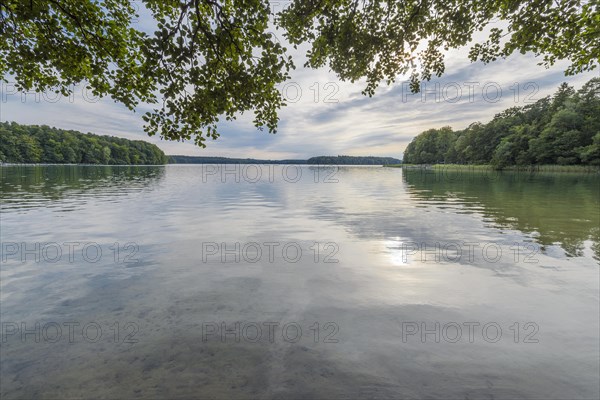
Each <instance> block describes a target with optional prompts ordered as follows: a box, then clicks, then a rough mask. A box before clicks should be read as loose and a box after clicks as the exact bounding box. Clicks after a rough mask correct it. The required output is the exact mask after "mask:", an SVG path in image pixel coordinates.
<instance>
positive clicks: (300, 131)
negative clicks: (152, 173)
mask: <svg viewBox="0 0 600 400" xmlns="http://www.w3.org/2000/svg"><path fill="white" fill-rule="evenodd" d="M139 24H140V26H142V27H145V28H144V30H151V25H152V20H151V18H149V17H148V16H147V15H145V13H143V12H142V15H141V17H140V21H139ZM288 48H289V47H288ZM467 52H468V47H465V48H463V49H457V50H453V51H451V52H449V53H447V58H446V74H445V75H444V76H442V77H441V78H434V79H432V80H431V81H429V82H425V83H424V86H423V91H422V92H421V93H420V94H411V93H410V91H409V90H408V82H407V77H399V78H398V80H397V82H396V83H395V84H393V85H391V86H385V85H383V86H382V87H380V88H379V90H378V91H377V93H376V95H375V96H374V97H373V98H368V97H365V96H363V95H362V94H361V91H362V89H364V87H365V83H364V82H356V83H349V82H341V81H340V80H339V79H338V78H337V77H336V76H335V74H333V73H331V72H329V71H328V69H327V68H324V69H319V70H312V69H305V68H303V67H302V64H303V63H304V58H303V52H302V51H298V52H295V53H290V54H291V55H292V56H294V61H295V64H296V65H297V69H296V70H295V71H294V72H293V73H292V79H291V80H290V81H289V82H287V83H286V84H283V85H280V90H281V91H282V93H283V95H284V97H285V98H286V99H287V101H288V103H289V104H288V106H287V107H285V108H284V109H282V110H281V111H280V113H279V117H280V123H279V128H278V132H277V134H275V135H273V134H269V133H267V132H266V131H263V132H261V131H257V130H256V129H255V128H254V126H253V125H252V119H253V118H252V114H251V113H250V114H245V115H242V116H239V117H238V120H237V121H234V122H228V123H223V124H221V125H220V131H221V137H220V138H219V139H218V140H216V141H212V140H210V141H207V142H206V143H207V148H205V149H202V148H198V147H196V146H195V145H194V144H193V143H182V142H168V141H163V140H161V139H160V138H158V137H148V136H147V135H146V134H145V133H144V132H143V129H142V126H143V121H142V119H141V115H142V114H143V112H145V111H146V110H148V109H149V108H148V107H147V106H144V105H142V106H141V107H140V109H139V111H138V112H136V113H133V112H131V111H129V110H128V109H126V108H125V107H124V106H122V105H120V104H116V103H114V102H113V101H112V100H110V99H96V98H94V97H93V96H91V95H88V94H87V93H86V92H85V91H84V90H83V85H81V86H79V87H77V88H76V90H75V93H74V94H73V95H72V96H71V97H70V98H67V97H59V98H57V97H55V95H54V94H47V95H46V94H35V93H29V94H19V93H16V92H15V90H14V87H13V86H12V84H11V83H10V82H9V83H8V84H6V83H4V84H2V98H1V100H0V120H2V121H16V122H19V123H22V124H45V125H50V126H55V127H57V128H64V129H75V130H79V131H82V132H92V133H96V134H110V135H114V136H120V137H125V138H130V139H143V140H147V141H149V142H152V143H155V144H156V145H158V146H159V147H160V148H161V149H163V150H164V151H165V153H166V154H185V155H202V156H226V157H241V158H246V157H249V158H271V159H277V158H308V157H311V156H316V155H339V154H344V155H377V156H392V157H398V158H401V156H402V152H403V151H404V149H405V148H406V146H407V144H408V143H409V142H410V141H411V140H412V138H413V137H414V136H415V135H417V134H418V133H420V132H422V131H423V130H426V129H429V128H438V127H442V126H445V125H449V126H451V127H452V128H454V129H462V128H465V127H466V126H468V125H469V124H470V123H472V122H475V121H481V122H487V121H489V120H490V119H491V118H492V117H493V116H494V114H496V113H498V112H500V111H502V110H504V109H506V108H508V107H512V106H523V105H526V104H528V103H532V102H535V100H538V99H540V98H542V97H544V96H546V95H549V94H551V93H553V92H554V91H555V90H556V88H557V87H558V85H559V84H560V83H561V82H565V81H566V82H568V83H569V84H571V85H573V86H575V87H576V88H579V87H581V85H582V84H583V83H584V82H586V81H587V80H589V79H591V78H592V77H594V76H598V75H599V72H598V71H593V72H591V73H586V74H580V75H577V76H574V77H573V76H570V77H565V76H564V74H563V71H564V69H565V68H566V67H567V66H568V65H569V63H568V62H559V63H557V64H556V65H554V66H553V67H552V68H550V69H546V68H544V67H542V66H539V65H537V63H538V62H539V59H536V58H535V57H533V56H532V55H521V54H514V55H513V56H511V57H510V58H508V59H506V60H500V61H496V62H495V63H492V64H488V65H484V64H482V63H470V62H469V61H468V59H467ZM9 79H10V78H9Z"/></svg>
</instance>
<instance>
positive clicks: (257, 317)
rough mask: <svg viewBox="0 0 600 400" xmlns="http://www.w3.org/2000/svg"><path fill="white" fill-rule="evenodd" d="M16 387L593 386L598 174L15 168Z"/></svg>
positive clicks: (74, 394) (10, 179)
mask: <svg viewBox="0 0 600 400" xmlns="http://www.w3.org/2000/svg"><path fill="white" fill-rule="evenodd" d="M0 172H1V174H2V180H1V186H0V188H1V193H0V197H1V200H2V207H1V222H0V223H1V237H0V239H1V241H2V270H1V281H2V282H1V294H0V297H1V317H2V342H1V378H2V379H1V382H2V384H1V386H2V387H1V393H0V394H1V395H2V398H5V399H9V398H81V397H85V398H228V399H229V398H281V399H291V398H294V399H296V398H327V399H337V398H348V399H356V398H365V399H366V398H369V399H372V398H375V399H388V398H390V399H391V398H405V399H406V398H440V399H459V398H460V399H464V398H469V399H474V398H486V399H487V398H492V397H493V398H504V399H515V398H531V399H533V398H536V399H539V398H553V399H565V398H573V399H575V398H577V399H579V398H589V399H592V398H596V399H597V398H598V397H599V395H600V389H599V383H598V375H599V373H600V371H599V369H600V368H599V357H600V353H599V351H600V349H599V328H600V327H599V314H600V310H599V260H600V188H599V182H600V179H599V177H598V175H571V174H537V175H529V174H525V173H504V174H498V173H492V172H489V173H474V172H464V171H463V172H461V171H458V172H431V171H414V170H413V171H403V170H401V169H392V168H381V167H339V168H335V167H309V166H302V167H299V166H298V167H296V166H267V165H253V166H239V165H227V166H222V167H219V166H214V165H205V166H203V165H181V166H180V165H169V166H166V167H95V166H45V167H40V166H8V167H2V168H0Z"/></svg>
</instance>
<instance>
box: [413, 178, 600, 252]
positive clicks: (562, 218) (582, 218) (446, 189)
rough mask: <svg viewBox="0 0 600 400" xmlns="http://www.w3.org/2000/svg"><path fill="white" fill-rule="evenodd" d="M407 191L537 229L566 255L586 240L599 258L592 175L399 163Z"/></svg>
mask: <svg viewBox="0 0 600 400" xmlns="http://www.w3.org/2000/svg"><path fill="white" fill-rule="evenodd" d="M403 176H404V181H405V182H406V183H407V186H408V187H407V189H408V191H409V193H410V194H411V196H413V197H415V198H417V199H418V200H422V201H426V202H431V201H443V202H445V203H448V205H450V204H459V205H460V209H461V211H458V212H465V211H467V212H470V211H472V212H480V213H482V214H483V216H484V217H485V218H486V219H489V220H491V221H493V224H494V225H496V226H498V227H502V228H508V229H516V230H519V231H522V232H526V233H532V232H537V233H538V235H537V236H536V237H535V240H536V241H537V242H538V243H540V244H541V245H551V244H556V243H559V244H560V245H561V247H562V248H563V249H564V250H565V252H566V253H567V255H568V256H575V257H577V256H582V255H583V250H584V248H585V245H584V241H586V240H591V241H592V242H593V244H592V246H591V247H592V250H593V252H594V254H595V258H597V259H600V206H599V205H600V187H599V185H600V180H599V179H598V175H596V174H589V175H584V174H582V175H579V174H577V175H575V174H556V173H555V174H545V173H537V174H528V173H523V172H520V173H519V172H495V171H480V172H477V171H466V170H465V171H460V170H458V171H450V170H443V171H441V170H409V169H403Z"/></svg>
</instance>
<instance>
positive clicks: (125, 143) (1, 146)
mask: <svg viewBox="0 0 600 400" xmlns="http://www.w3.org/2000/svg"><path fill="white" fill-rule="evenodd" d="M0 161H1V162H4V163H47V164H111V165H124V164H130V165H156V164H165V163H166V162H167V157H166V156H165V154H164V153H163V151H162V150H161V149H159V148H158V147H157V146H155V145H153V144H152V143H148V142H145V141H143V140H128V139H123V138H118V137H114V136H100V135H94V134H91V133H81V132H77V131H72V130H64V129H57V128H51V127H49V126H46V125H41V126H38V125H21V124H17V123H16V122H0Z"/></svg>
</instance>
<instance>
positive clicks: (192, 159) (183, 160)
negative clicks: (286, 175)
mask: <svg viewBox="0 0 600 400" xmlns="http://www.w3.org/2000/svg"><path fill="white" fill-rule="evenodd" d="M167 157H168V158H169V164H306V160H259V159H256V158H227V157H198V156H167Z"/></svg>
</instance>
